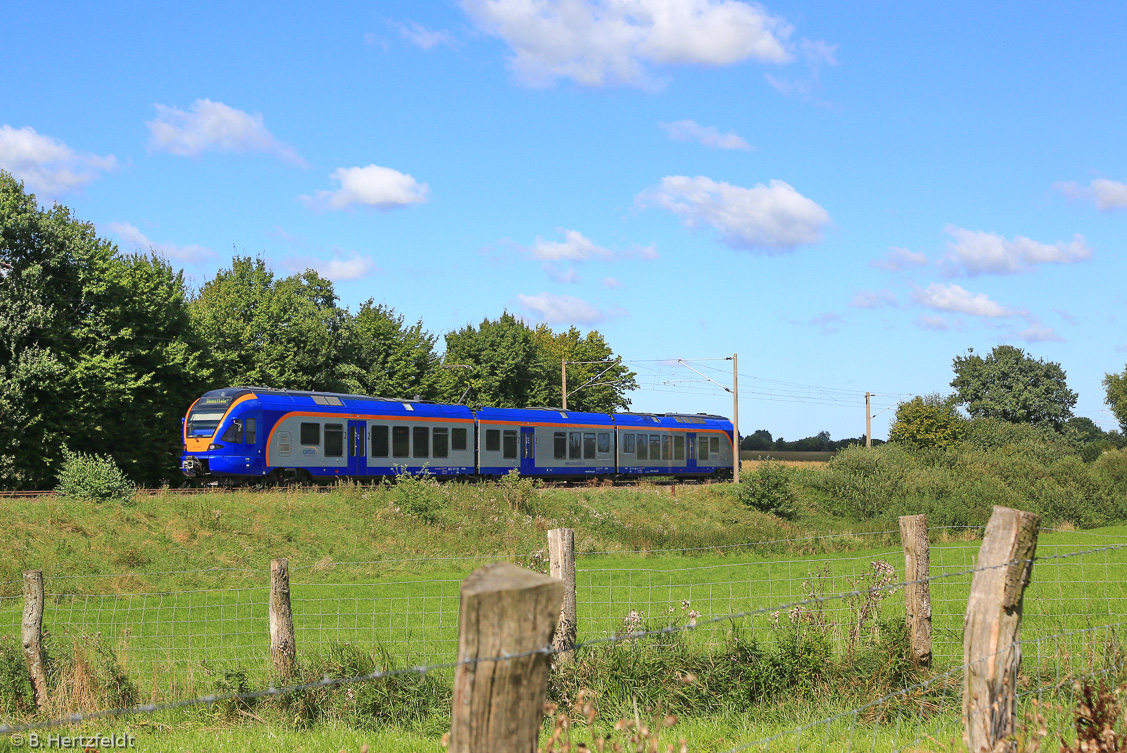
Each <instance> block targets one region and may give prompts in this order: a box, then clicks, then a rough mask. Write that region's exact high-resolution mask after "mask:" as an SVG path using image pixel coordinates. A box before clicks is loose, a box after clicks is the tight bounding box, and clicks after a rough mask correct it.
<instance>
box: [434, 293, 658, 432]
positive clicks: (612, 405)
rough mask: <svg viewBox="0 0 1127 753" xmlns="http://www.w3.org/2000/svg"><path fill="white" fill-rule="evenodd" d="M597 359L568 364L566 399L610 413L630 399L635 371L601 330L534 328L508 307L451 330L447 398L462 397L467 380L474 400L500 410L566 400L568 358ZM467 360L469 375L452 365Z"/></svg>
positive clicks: (572, 406) (583, 407) (576, 405)
mask: <svg viewBox="0 0 1127 753" xmlns="http://www.w3.org/2000/svg"><path fill="white" fill-rule="evenodd" d="M565 360H567V361H591V362H595V361H597V362H599V363H584V364H574V365H569V366H568V367H567V369H568V371H567V385H568V392H569V393H571V394H569V396H568V400H567V405H568V408H569V409H571V410H576V411H605V412H610V411H614V410H617V409H620V408H625V407H627V406H628V405H629V404H630V400H629V398H627V397H626V393H627V391H629V390H631V389H634V388H635V387H636V386H637V384H636V382H635V376H636V375H635V374H634V373H633V372H632V371H630V370H629V369H628V368H626V366H624V365H623V364H622V363H621V362H616V359H615V356H614V351H613V350H611V347H610V345H608V344H607V342H606V340H605V339H604V338H603V336H602V335H601V334H599V332H597V331H595V330H592V331H591V332H588V333H587V334H586V335H583V334H582V333H580V331H579V330H578V329H576V328H575V327H572V328H570V329H569V330H567V331H566V332H560V333H555V332H553V331H552V330H551V328H550V327H548V326H546V325H540V326H539V327H537V328H536V329H535V330H533V329H532V328H530V327H529V326H528V325H527V324H525V323H524V322H522V321H521V320H519V319H517V318H516V317H515V316H513V315H512V314H510V313H508V312H507V311H506V312H504V313H503V314H502V315H501V316H500V317H499V318H498V319H496V320H491V319H486V320H484V321H483V322H482V323H481V325H479V326H478V327H474V326H466V327H464V328H462V329H460V330H458V331H457V332H450V333H448V334H447V335H446V356H445V359H444V362H445V365H446V367H447V369H446V370H444V372H443V374H442V377H441V383H442V387H441V390H440V391H441V394H442V395H443V399H445V400H450V401H455V400H458V399H459V398H460V396H461V395H462V393H463V392H464V391H465V387H466V385H467V384H468V386H469V388H470V392H469V397H468V398H467V399H468V400H469V401H471V402H474V403H480V404H482V405H492V406H496V407H499V408H521V407H525V406H529V405H547V406H553V407H555V406H561V405H562V404H563V400H562V393H561V386H562V378H563V375H562V371H561V366H562V364H563V361H565ZM455 364H457V365H460V366H469V367H471V368H470V369H469V370H468V373H466V372H464V371H462V370H461V369H456V368H454V365H455Z"/></svg>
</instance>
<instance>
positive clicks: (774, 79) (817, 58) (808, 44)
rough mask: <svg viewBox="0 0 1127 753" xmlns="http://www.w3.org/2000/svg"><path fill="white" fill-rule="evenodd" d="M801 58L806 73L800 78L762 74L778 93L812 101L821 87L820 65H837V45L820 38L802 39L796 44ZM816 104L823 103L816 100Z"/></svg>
mask: <svg viewBox="0 0 1127 753" xmlns="http://www.w3.org/2000/svg"><path fill="white" fill-rule="evenodd" d="M798 48H799V51H800V52H801V54H802V58H803V60H804V61H805V62H806V68H807V73H806V76H805V77H801V78H782V77H778V76H772V75H771V74H770V73H765V74H763V77H764V78H765V79H767V83H769V84H770V85H771V86H773V87H774V88H775V90H776V91H778V92H779V93H780V94H783V95H785V96H788V97H798V98H799V99H801V100H803V101H807V102H814V101H815V95H816V94H817V93H818V92H819V91H821V89H822V66H823V65H826V64H829V65H837V56H836V53H837V45H836V44H828V43H827V42H824V41H823V40H821V39H803V40H802V41H801V42H800V43H799V45H798ZM817 104H824V103H820V102H818V103H817Z"/></svg>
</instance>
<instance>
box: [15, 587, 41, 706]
mask: <svg viewBox="0 0 1127 753" xmlns="http://www.w3.org/2000/svg"><path fill="white" fill-rule="evenodd" d="M20 639H21V640H22V642H23V657H24V661H26V662H27V673H28V675H30V677H31V689H32V692H33V693H34V694H35V706H36V708H40V709H42V708H43V707H44V706H46V705H47V670H46V668H45V667H44V666H43V571H42V570H25V571H24V574H23V624H22V625H21V627H20Z"/></svg>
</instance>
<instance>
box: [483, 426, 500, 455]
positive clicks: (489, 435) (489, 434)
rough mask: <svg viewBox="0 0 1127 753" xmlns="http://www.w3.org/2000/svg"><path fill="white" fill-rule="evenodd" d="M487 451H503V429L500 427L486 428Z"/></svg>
mask: <svg viewBox="0 0 1127 753" xmlns="http://www.w3.org/2000/svg"><path fill="white" fill-rule="evenodd" d="M485 451H486V452H500V451H501V430H500V429H486V430H485Z"/></svg>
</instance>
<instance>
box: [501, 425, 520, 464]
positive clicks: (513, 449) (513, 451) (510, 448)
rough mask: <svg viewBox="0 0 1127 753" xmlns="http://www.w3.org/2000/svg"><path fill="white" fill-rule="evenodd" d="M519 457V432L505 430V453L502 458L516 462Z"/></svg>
mask: <svg viewBox="0 0 1127 753" xmlns="http://www.w3.org/2000/svg"><path fill="white" fill-rule="evenodd" d="M516 456H517V432H516V429H505V451H504V452H502V453H501V457H503V458H505V459H506V460H515V459H516Z"/></svg>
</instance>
